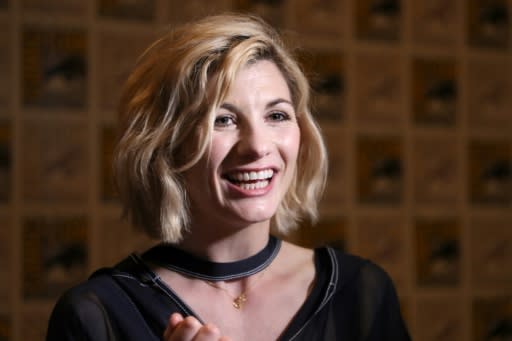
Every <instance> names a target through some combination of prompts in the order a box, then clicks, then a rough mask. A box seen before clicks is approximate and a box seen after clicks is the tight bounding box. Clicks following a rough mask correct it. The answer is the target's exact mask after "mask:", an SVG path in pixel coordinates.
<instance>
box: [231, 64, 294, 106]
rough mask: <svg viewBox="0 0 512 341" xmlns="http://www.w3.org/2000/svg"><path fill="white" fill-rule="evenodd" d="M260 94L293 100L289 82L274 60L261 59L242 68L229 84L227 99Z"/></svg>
mask: <svg viewBox="0 0 512 341" xmlns="http://www.w3.org/2000/svg"><path fill="white" fill-rule="evenodd" d="M258 95H261V96H264V97H280V98H283V99H286V100H288V101H291V94H290V88H289V85H288V82H287V80H286V78H285V77H284V75H283V73H282V72H281V70H280V69H279V68H278V67H277V65H276V64H275V63H274V62H273V61H270V60H260V61H256V62H254V63H248V64H245V65H244V66H243V67H242V68H240V69H239V70H238V72H237V73H236V75H235V77H234V78H233V80H232V82H231V84H229V87H228V89H227V93H226V96H225V100H229V99H236V98H237V97H238V96H251V97H258Z"/></svg>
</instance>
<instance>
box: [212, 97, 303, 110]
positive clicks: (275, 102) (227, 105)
mask: <svg viewBox="0 0 512 341" xmlns="http://www.w3.org/2000/svg"><path fill="white" fill-rule="evenodd" d="M281 103H286V104H289V105H291V106H292V107H293V103H292V102H291V101H289V100H287V99H284V98H276V99H274V100H272V101H270V102H268V103H267V105H265V109H269V108H272V107H274V106H276V105H278V104H281ZM220 107H221V108H222V109H227V110H229V111H232V112H235V113H239V112H240V109H238V108H237V107H236V105H234V104H231V103H222V104H221V106H220Z"/></svg>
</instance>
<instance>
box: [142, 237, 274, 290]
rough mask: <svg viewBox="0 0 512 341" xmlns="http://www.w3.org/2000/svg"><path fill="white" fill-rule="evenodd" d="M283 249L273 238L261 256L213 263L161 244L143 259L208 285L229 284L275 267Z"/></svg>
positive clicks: (143, 256)
mask: <svg viewBox="0 0 512 341" xmlns="http://www.w3.org/2000/svg"><path fill="white" fill-rule="evenodd" d="M280 248H281V240H280V239H277V238H276V237H274V236H269V239H268V242H267V245H266V246H265V247H264V248H263V249H262V250H261V251H259V252H258V253H256V254H255V255H253V256H250V257H248V258H245V259H241V260H238V261H234V262H223V263H218V262H212V261H209V260H206V259H203V258H199V257H197V256H194V255H192V254H190V253H188V252H186V251H184V250H181V249H178V248H177V247H175V246H173V245H171V244H159V245H157V246H155V247H153V248H151V249H149V250H148V251H146V252H145V253H144V254H143V255H142V258H143V259H144V260H147V261H150V262H154V263H155V264H157V265H160V266H162V267H164V268H166V269H169V270H171V271H175V272H178V273H180V274H182V275H185V276H188V277H193V278H198V279H202V280H207V281H227V280H234V279H239V278H243V277H247V276H251V275H254V274H256V273H258V272H260V271H262V270H264V269H265V268H266V267H267V266H269V265H270V263H272V261H273V260H274V258H275V257H276V256H277V254H278V253H279V250H280Z"/></svg>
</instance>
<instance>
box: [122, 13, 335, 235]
mask: <svg viewBox="0 0 512 341" xmlns="http://www.w3.org/2000/svg"><path fill="white" fill-rule="evenodd" d="M258 60H269V61H272V62H273V63H275V65H276V66H277V67H278V68H279V70H280V71H281V72H282V74H283V76H284V78H285V80H286V82H287V84H288V86H289V88H290V93H291V96H292V102H293V105H294V107H295V111H296V113H297V120H298V124H299V127H300V131H301V141H300V147H299V156H298V160H297V168H296V169H297V170H296V172H295V174H294V178H293V180H292V183H291V185H290V188H289V189H288V191H287V193H286V194H285V197H284V198H283V201H282V202H281V204H280V206H279V208H278V210H277V212H276V214H275V216H274V217H273V218H272V222H271V226H272V228H273V229H275V230H277V231H278V232H279V233H283V234H285V233H286V232H287V231H289V230H290V229H292V228H294V227H295V226H296V225H297V224H298V222H299V221H301V220H303V219H309V220H312V221H315V220H316V219H317V215H318V209H317V206H318V201H319V198H320V196H321V194H322V192H323V189H324V186H325V180H326V175H327V153H326V149H325V145H324V142H323V140H322V136H321V134H320V131H319V128H318V126H317V124H316V122H315V121H314V119H313V117H312V115H311V112H310V107H309V105H310V104H309V101H310V89H309V84H308V81H307V79H306V77H305V76H304V74H303V72H302V71H301V68H300V67H299V65H298V64H297V62H296V61H295V59H294V58H293V57H292V54H291V52H290V51H289V50H288V49H287V48H286V47H285V45H284V44H283V42H282V40H281V38H280V37H279V35H278V34H277V32H276V31H275V30H274V29H273V28H272V27H270V26H269V25H267V24H266V23H265V22H264V21H263V20H261V19H260V18H257V17H253V16H246V15H235V14H227V15H218V16H211V17H206V18H204V19H202V20H199V21H196V22H193V23H190V24H187V25H184V26H182V27H180V28H177V29H175V30H173V31H171V32H169V33H168V34H166V35H165V36H163V37H162V38H160V39H159V40H157V41H156V42H155V43H153V44H152V45H151V46H150V47H149V48H148V49H147V50H146V51H145V52H144V53H143V54H142V56H141V57H140V58H139V60H138V62H137V65H136V66H135V68H134V70H133V72H132V73H131V75H130V76H129V78H128V80H127V82H126V84H125V87H124V89H123V93H122V96H121V101H120V106H119V119H120V138H119V142H118V145H117V148H116V150H115V153H114V177H115V182H116V185H117V189H118V193H119V196H120V200H121V204H122V206H123V211H124V214H125V215H127V216H128V218H129V219H130V220H131V222H132V223H133V225H134V226H136V227H138V228H140V229H142V230H143V231H145V232H146V233H147V234H148V235H149V236H151V237H153V238H157V239H160V240H163V241H164V242H168V243H177V242H179V241H180V240H181V239H182V237H183V233H184V230H185V229H187V228H189V225H190V221H191V217H190V216H189V212H188V208H187V188H185V187H184V182H183V179H182V174H183V172H184V171H186V170H188V169H190V168H191V167H192V166H193V165H195V164H196V163H197V162H198V161H199V160H200V159H201V157H202V156H203V155H205V153H208V150H209V149H208V148H209V145H210V141H211V133H212V130H213V122H214V119H215V113H216V110H217V109H218V108H219V106H220V105H221V104H222V102H223V100H224V99H225V97H226V95H227V93H228V90H229V87H230V85H231V84H232V83H233V80H234V78H235V76H236V74H237V72H238V71H239V70H240V69H241V68H242V67H243V66H245V65H247V64H248V63H253V62H256V61H258ZM185 150H186V152H185Z"/></svg>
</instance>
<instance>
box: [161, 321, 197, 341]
mask: <svg viewBox="0 0 512 341" xmlns="http://www.w3.org/2000/svg"><path fill="white" fill-rule="evenodd" d="M201 327H202V325H201V323H200V322H199V321H198V320H197V319H196V318H195V317H193V316H187V317H185V318H184V319H183V321H181V322H180V323H179V324H178V325H177V326H176V327H174V328H173V329H172V330H171V332H170V333H169V334H168V337H167V339H166V341H190V340H193V338H194V336H195V335H196V334H197V333H198V331H199V329H201Z"/></svg>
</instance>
